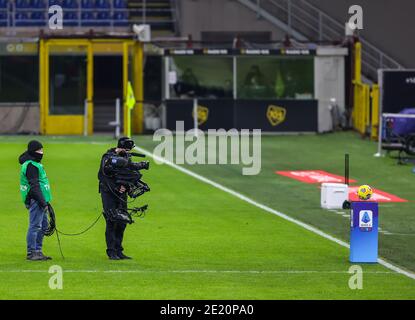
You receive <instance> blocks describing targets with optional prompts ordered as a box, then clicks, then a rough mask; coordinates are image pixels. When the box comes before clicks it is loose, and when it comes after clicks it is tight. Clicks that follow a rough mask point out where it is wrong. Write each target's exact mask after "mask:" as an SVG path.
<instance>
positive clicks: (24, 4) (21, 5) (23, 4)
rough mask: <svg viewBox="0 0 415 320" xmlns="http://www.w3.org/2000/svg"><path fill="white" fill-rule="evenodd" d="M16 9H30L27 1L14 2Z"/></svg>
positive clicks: (17, 0) (18, 0)
mask: <svg viewBox="0 0 415 320" xmlns="http://www.w3.org/2000/svg"><path fill="white" fill-rule="evenodd" d="M16 8H17V9H22V8H30V2H29V0H16Z"/></svg>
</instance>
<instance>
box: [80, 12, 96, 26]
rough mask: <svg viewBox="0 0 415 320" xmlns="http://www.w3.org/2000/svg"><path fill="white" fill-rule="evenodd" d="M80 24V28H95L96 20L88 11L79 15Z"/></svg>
mask: <svg viewBox="0 0 415 320" xmlns="http://www.w3.org/2000/svg"><path fill="white" fill-rule="evenodd" d="M81 20H82V21H81V24H82V26H95V25H96V22H95V21H96V20H95V16H94V14H93V12H90V11H86V12H82V14H81Z"/></svg>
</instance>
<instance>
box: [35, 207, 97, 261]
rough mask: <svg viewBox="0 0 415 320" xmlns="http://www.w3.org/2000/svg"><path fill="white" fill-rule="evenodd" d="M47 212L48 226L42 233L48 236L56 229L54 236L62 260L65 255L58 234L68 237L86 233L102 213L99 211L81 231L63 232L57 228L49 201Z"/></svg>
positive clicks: (53, 211)
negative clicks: (93, 219) (92, 220)
mask: <svg viewBox="0 0 415 320" xmlns="http://www.w3.org/2000/svg"><path fill="white" fill-rule="evenodd" d="M47 214H48V216H49V218H48V227H47V229H46V230H45V231H44V232H43V233H44V235H45V236H47V237H50V236H51V235H53V234H54V232H55V231H56V238H57V240H58V246H59V251H60V253H61V256H62V259H64V260H65V257H64V255H63V252H62V246H61V241H60V238H59V234H62V235H64V236H69V237H72V236H80V235H82V234H84V233H86V232H87V231H89V230H90V229H91V228H92V227H93V226H95V225H96V223H97V222H98V220H99V219H101V215H102V214H101V213H100V214H99V216H98V217H97V219H96V220H95V221H94V222H93V223H92V224H91V225H90V226H88V227H87V228H86V229H85V230H83V231H81V232H78V233H64V232H61V231H59V229H58V228H57V227H56V215H55V210H53V207H52V205H51V204H50V203H49V204H48V209H47Z"/></svg>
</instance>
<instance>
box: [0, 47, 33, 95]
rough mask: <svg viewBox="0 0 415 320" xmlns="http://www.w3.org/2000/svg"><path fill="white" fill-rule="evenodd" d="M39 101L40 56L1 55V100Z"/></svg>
mask: <svg viewBox="0 0 415 320" xmlns="http://www.w3.org/2000/svg"><path fill="white" fill-rule="evenodd" d="M38 101H39V57H38V56H30V55H20V56H19V55H16V56H0V102H2V103H3V102H11V103H17V102H38Z"/></svg>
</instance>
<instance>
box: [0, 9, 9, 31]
mask: <svg viewBox="0 0 415 320" xmlns="http://www.w3.org/2000/svg"><path fill="white" fill-rule="evenodd" d="M7 20H8V19H7V11H0V26H1V27H6V26H7Z"/></svg>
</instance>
